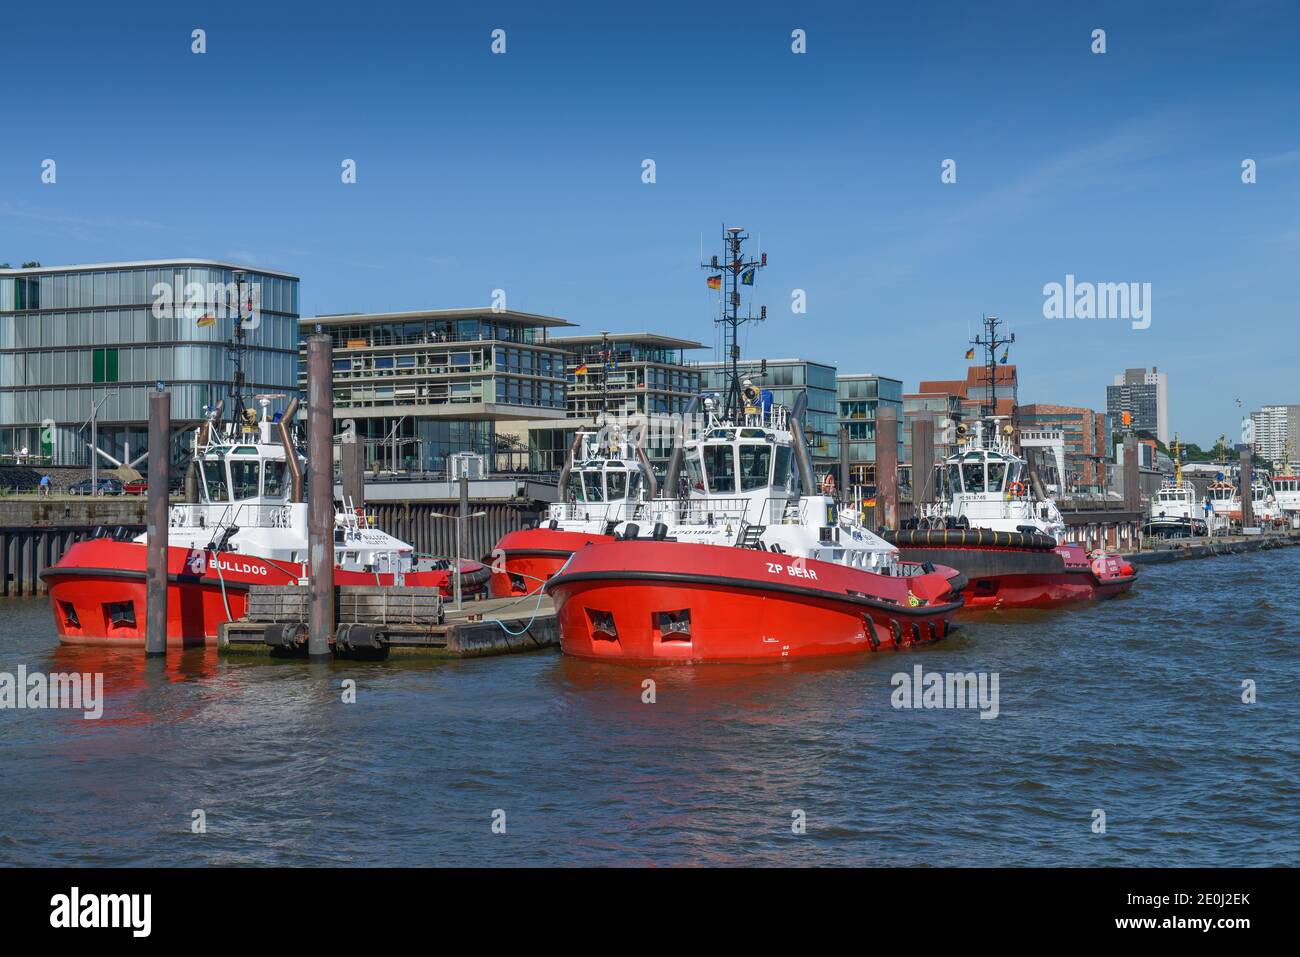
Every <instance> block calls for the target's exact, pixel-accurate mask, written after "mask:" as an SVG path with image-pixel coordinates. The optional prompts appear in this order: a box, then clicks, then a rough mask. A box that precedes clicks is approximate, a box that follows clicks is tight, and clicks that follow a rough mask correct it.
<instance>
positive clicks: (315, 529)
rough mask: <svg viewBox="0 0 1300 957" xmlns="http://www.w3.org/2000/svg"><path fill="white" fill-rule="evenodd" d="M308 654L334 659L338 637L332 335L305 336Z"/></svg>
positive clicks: (310, 656)
mask: <svg viewBox="0 0 1300 957" xmlns="http://www.w3.org/2000/svg"><path fill="white" fill-rule="evenodd" d="M307 554H308V561H309V562H310V576H311V578H310V603H309V615H308V637H307V657H309V658H318V659H324V658H329V657H330V640H331V639H332V638H333V637H334V371H333V348H332V346H331V341H330V337H329V336H326V335H314V336H311V337H309V338H308V339H307Z"/></svg>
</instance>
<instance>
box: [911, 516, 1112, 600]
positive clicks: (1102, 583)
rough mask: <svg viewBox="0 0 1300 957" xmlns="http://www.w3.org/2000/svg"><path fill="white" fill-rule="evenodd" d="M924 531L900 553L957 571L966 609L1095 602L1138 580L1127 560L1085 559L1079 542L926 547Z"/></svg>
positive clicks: (919, 560) (939, 545) (914, 559)
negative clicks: (1036, 545) (961, 576)
mask: <svg viewBox="0 0 1300 957" xmlns="http://www.w3.org/2000/svg"><path fill="white" fill-rule="evenodd" d="M925 534H927V533H925V532H920V533H918V535H917V536H915V538H914V540H913V542H912V543H911V544H907V543H903V544H900V546H899V554H900V556H901V557H902V558H904V559H905V560H908V561H916V562H925V561H929V562H934V563H937V564H943V565H948V566H951V567H953V568H957V569H959V570H960V571H961V572H962V573H963V574H965V576H966V579H967V583H966V588H965V590H964V591H963V592H962V597H963V598H964V599H965V608H966V609H968V610H980V609H991V608H1054V607H1058V606H1061V605H1068V604H1072V603H1074V602H1081V601H1098V600H1102V599H1106V598H1113V597H1115V596H1116V595H1119V594H1122V593H1123V592H1126V591H1128V590H1129V589H1130V588H1132V587H1133V583H1134V582H1135V581H1136V580H1137V573H1136V572H1135V571H1134V569H1133V567H1132V566H1131V565H1129V564H1128V563H1127V562H1124V561H1122V560H1120V559H1119V558H1117V557H1116V556H1113V555H1111V556H1106V557H1105V558H1100V559H1097V560H1095V561H1089V560H1088V557H1087V553H1086V552H1085V551H1084V549H1083V548H1082V547H1081V546H1077V545H1057V546H1054V547H1052V548H1050V549H1042V548H1006V547H994V546H967V547H952V546H948V545H945V544H936V545H933V546H929V545H924V544H919V543H918V542H917V541H916V540H915V539H919V538H920V537H921V536H922V535H925ZM931 534H935V533H931ZM937 534H942V533H937ZM898 537H900V538H901V537H903V533H898Z"/></svg>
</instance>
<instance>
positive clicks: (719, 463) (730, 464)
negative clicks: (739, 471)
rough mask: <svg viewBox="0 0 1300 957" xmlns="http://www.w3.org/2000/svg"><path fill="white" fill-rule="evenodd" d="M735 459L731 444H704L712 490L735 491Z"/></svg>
mask: <svg viewBox="0 0 1300 957" xmlns="http://www.w3.org/2000/svg"><path fill="white" fill-rule="evenodd" d="M735 461H736V457H735V456H734V455H733V454H732V452H731V446H730V445H706V446H704V470H705V472H707V473H708V476H709V491H710V492H731V493H733V494H734V493H735V491H736V471H735Z"/></svg>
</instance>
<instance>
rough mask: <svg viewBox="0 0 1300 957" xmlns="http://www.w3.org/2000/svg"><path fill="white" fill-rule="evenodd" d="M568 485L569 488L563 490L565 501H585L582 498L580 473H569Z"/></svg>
mask: <svg viewBox="0 0 1300 957" xmlns="http://www.w3.org/2000/svg"><path fill="white" fill-rule="evenodd" d="M568 485H569V487H568V488H567V489H566V490H565V493H564V494H565V498H566V499H567V500H569V501H573V502H582V501H586V500H585V499H584V498H583V497H582V473H581V472H570V473H569V482H568Z"/></svg>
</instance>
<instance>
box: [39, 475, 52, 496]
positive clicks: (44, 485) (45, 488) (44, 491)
mask: <svg viewBox="0 0 1300 957" xmlns="http://www.w3.org/2000/svg"><path fill="white" fill-rule="evenodd" d="M49 497H50V477H49V476H48V475H42V476H41V498H49Z"/></svg>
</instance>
